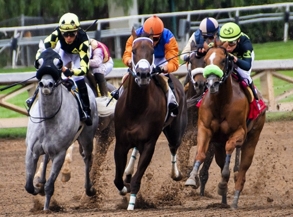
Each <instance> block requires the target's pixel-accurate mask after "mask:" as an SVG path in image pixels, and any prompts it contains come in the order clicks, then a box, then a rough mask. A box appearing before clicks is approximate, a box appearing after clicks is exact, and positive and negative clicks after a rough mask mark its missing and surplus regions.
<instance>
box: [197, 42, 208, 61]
mask: <svg viewBox="0 0 293 217" xmlns="http://www.w3.org/2000/svg"><path fill="white" fill-rule="evenodd" d="M206 53H207V52H206V51H205V49H204V47H203V45H199V46H198V47H197V50H196V55H195V56H196V57H197V58H198V59H199V58H201V57H203V56H205V55H206Z"/></svg>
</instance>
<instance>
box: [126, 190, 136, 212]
mask: <svg viewBox="0 0 293 217" xmlns="http://www.w3.org/2000/svg"><path fill="white" fill-rule="evenodd" d="M135 200H136V194H131V195H130V198H129V204H128V207H127V210H134V205H135Z"/></svg>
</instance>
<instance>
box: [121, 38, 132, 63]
mask: <svg viewBox="0 0 293 217" xmlns="http://www.w3.org/2000/svg"><path fill="white" fill-rule="evenodd" d="M132 42H133V36H132V35H131V36H130V37H129V38H128V39H127V41H126V45H125V51H124V53H123V57H122V61H123V63H124V64H125V65H126V66H127V67H129V62H131V60H132Z"/></svg>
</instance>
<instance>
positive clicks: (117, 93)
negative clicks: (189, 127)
mask: <svg viewBox="0 0 293 217" xmlns="http://www.w3.org/2000/svg"><path fill="white" fill-rule="evenodd" d="M110 94H111V96H112V97H113V98H114V99H116V100H118V99H119V90H113V91H112V92H111V93H110Z"/></svg>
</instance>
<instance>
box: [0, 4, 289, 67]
mask: <svg viewBox="0 0 293 217" xmlns="http://www.w3.org/2000/svg"><path fill="white" fill-rule="evenodd" d="M292 6H293V3H277V4H267V5H254V6H247V7H235V8H223V9H209V10H194V11H182V12H172V13H160V14H157V15H158V16H160V17H161V18H162V19H167V18H170V17H175V18H178V19H180V20H179V32H178V35H179V36H180V37H181V38H182V40H181V41H180V43H179V45H180V48H181V49H182V48H183V46H184V44H185V42H186V41H187V40H188V38H189V37H190V34H191V33H192V32H193V31H194V30H196V29H197V28H198V25H199V22H200V20H199V19H198V17H199V16H203V15H204V16H208V15H210V14H213V15H214V14H226V17H227V18H224V19H218V21H219V23H220V24H223V23H224V22H227V21H236V22H238V23H239V24H241V25H245V24H249V23H254V22H260V21H261V22H271V21H284V22H283V23H284V35H283V38H284V41H287V40H288V29H289V20H290V19H293V15H292V16H291V12H290V9H291V7H292ZM266 9H267V10H274V12H273V13H272V12H268V13H265V12H264V11H265V10H266ZM244 12H245V13H247V12H250V13H254V14H251V15H242V13H244ZM149 16H151V15H150V14H144V15H135V16H134V15H132V16H124V17H115V18H106V19H100V20H98V21H97V22H96V24H95V25H96V31H89V32H88V34H89V36H90V37H93V38H96V37H101V38H113V39H114V55H113V56H114V57H115V58H121V55H122V52H123V50H122V49H121V48H123V47H124V45H122V43H121V38H122V37H124V36H129V35H130V33H131V28H132V27H129V28H120V29H102V26H107V25H108V24H109V23H115V22H121V21H129V20H138V21H139V23H138V25H142V24H143V23H144V21H145V19H147V18H148V17H149ZM94 22H95V20H87V21H81V26H82V27H84V28H85V29H86V28H87V27H88V26H90V25H92V24H93V23H94ZM57 25H58V24H57V23H52V24H44V25H33V26H20V27H2V28H0V32H3V33H5V34H7V35H10V36H11V35H13V36H12V38H9V39H2V40H0V53H1V52H2V51H3V50H5V49H6V48H11V45H12V41H13V39H17V45H18V47H24V46H30V45H34V46H35V51H36V50H37V45H38V43H39V41H40V40H43V39H44V38H45V37H46V36H44V35H33V36H32V37H24V33H25V32H27V31H33V30H45V29H46V30H48V29H50V30H53V29H54V28H56V26H57ZM9 33H10V34H9ZM11 33H12V34H11ZM14 41H15V40H14ZM23 50H24V49H23ZM13 52H14V55H12V58H13V59H12V66H13V67H14V66H16V61H17V58H19V57H20V56H25V57H26V58H29V56H30V55H31V56H32V57H31V58H30V59H28V60H27V61H26V62H32V61H31V59H32V60H33V59H34V55H35V52H31V53H32V54H29V52H26V53H23V54H22V55H20V53H19V52H20V49H16V48H15V49H13ZM23 62H24V61H23ZM31 64H32V63H31Z"/></svg>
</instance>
